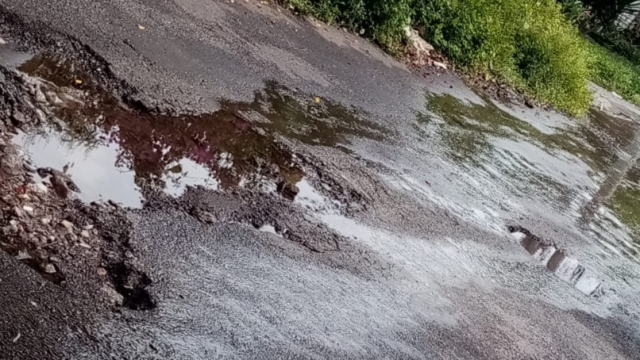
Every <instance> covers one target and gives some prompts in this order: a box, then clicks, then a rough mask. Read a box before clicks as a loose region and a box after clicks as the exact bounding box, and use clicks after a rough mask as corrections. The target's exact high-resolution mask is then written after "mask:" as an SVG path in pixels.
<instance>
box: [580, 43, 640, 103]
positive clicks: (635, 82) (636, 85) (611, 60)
mask: <svg viewBox="0 0 640 360" xmlns="http://www.w3.org/2000/svg"><path fill="white" fill-rule="evenodd" d="M587 45H588V46H589V52H590V56H591V60H592V61H591V69H592V71H591V73H592V74H591V80H593V82H595V83H597V84H599V85H601V86H603V87H604V88H606V89H608V90H611V91H615V92H616V93H617V94H619V95H620V96H622V97H624V98H625V99H627V100H629V101H631V102H633V103H635V104H636V105H640V68H638V66H636V65H635V64H633V63H632V62H631V61H629V60H627V59H626V58H624V57H622V56H621V55H618V54H616V53H613V52H611V51H609V50H607V49H606V48H604V47H602V46H600V45H598V44H595V43H591V42H588V44H587Z"/></svg>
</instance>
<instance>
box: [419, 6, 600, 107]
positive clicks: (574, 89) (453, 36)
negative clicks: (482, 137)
mask: <svg viewBox="0 0 640 360" xmlns="http://www.w3.org/2000/svg"><path fill="white" fill-rule="evenodd" d="M418 2H419V4H418V5H419V6H418V7H417V9H418V10H417V12H416V14H415V16H416V19H415V21H416V22H417V24H418V25H419V26H422V27H423V28H424V36H425V38H426V39H427V41H430V42H432V43H433V45H434V46H436V48H438V49H440V50H442V51H443V52H444V53H445V54H446V55H447V56H449V58H450V59H451V60H453V61H454V62H456V63H458V64H461V65H463V66H466V67H468V68H469V69H471V70H472V71H476V72H480V73H489V74H492V75H493V76H495V77H497V78H500V79H501V80H504V81H507V82H509V83H511V84H512V85H514V86H516V87H518V88H520V89H522V90H524V91H526V92H527V93H529V94H530V95H532V96H535V97H537V98H538V99H540V100H542V101H544V102H548V103H550V104H552V105H555V106H557V107H558V108H560V109H563V110H565V111H568V112H570V113H581V112H583V111H585V110H586V109H587V108H588V106H589V103H590V99H591V96H590V93H589V91H588V89H587V78H588V76H589V70H588V69H589V68H588V53H587V51H586V49H585V46H584V40H583V39H582V38H581V36H580V34H579V32H578V30H577V29H576V28H575V27H574V26H572V24H571V23H570V22H569V21H568V20H567V19H566V18H565V17H564V16H563V14H562V12H561V6H560V4H558V3H557V2H556V1H555V0H536V1H533V0H520V1H518V0H418Z"/></svg>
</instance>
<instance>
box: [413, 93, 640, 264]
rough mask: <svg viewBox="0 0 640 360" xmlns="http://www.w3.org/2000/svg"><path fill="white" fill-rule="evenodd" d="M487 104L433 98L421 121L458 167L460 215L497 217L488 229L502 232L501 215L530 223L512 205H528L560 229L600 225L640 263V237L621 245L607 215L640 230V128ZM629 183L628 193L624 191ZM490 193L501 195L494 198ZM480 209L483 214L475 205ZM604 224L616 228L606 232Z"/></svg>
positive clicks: (606, 237) (602, 118) (603, 236)
mask: <svg viewBox="0 0 640 360" xmlns="http://www.w3.org/2000/svg"><path fill="white" fill-rule="evenodd" d="M484 101H485V103H470V102H465V101H463V100H460V99H457V98H455V97H452V96H450V95H428V96H427V111H426V112H425V113H421V114H419V115H418V119H417V120H418V121H417V123H416V129H417V130H418V131H419V133H420V136H421V137H422V139H421V141H422V142H429V143H434V142H436V143H438V144H440V146H442V149H443V151H444V152H445V153H446V159H445V161H453V162H454V163H455V164H456V166H455V169H456V170H455V171H454V173H453V175H452V176H453V177H454V178H455V180H456V184H457V185H459V187H458V186H456V188H457V193H460V194H465V195H466V196H464V197H462V196H461V197H459V198H455V194H453V195H452V194H448V195H446V196H445V197H448V199H447V201H448V202H453V203H454V206H453V207H454V208H456V207H457V208H465V207H470V208H471V209H473V210H482V209H485V210H487V211H489V213H491V211H495V212H496V214H497V216H490V217H492V218H494V219H493V222H492V223H491V224H488V226H489V227H491V228H495V227H496V225H500V222H501V221H502V220H501V219H500V215H501V214H502V216H503V217H504V218H509V217H512V216H513V214H518V215H519V216H530V214H522V213H519V210H521V209H520V207H519V206H518V205H515V206H514V204H513V203H511V204H510V203H509V202H510V201H512V200H517V202H521V201H527V202H528V203H529V205H528V206H527V208H528V209H529V210H528V212H531V209H536V210H535V212H536V213H539V214H540V215H541V216H545V217H549V214H553V215H552V216H551V217H552V218H553V219H552V221H558V223H559V224H564V225H566V224H571V226H578V227H582V226H583V224H584V223H590V222H597V223H598V224H597V225H596V228H597V229H596V230H597V233H598V235H599V236H600V240H601V241H605V242H607V243H608V246H607V248H608V249H610V248H618V249H621V250H622V251H620V250H618V251H617V253H624V254H626V255H631V256H632V257H634V258H637V254H638V252H637V250H638V247H637V245H638V244H639V243H640V238H639V237H637V234H634V233H633V232H631V237H633V238H635V240H630V239H629V234H627V235H626V236H625V237H626V238H624V237H621V236H620V234H619V233H620V232H621V231H619V229H612V227H614V226H613V225H614V222H612V221H611V220H610V219H609V220H605V219H604V217H603V216H601V215H599V213H601V212H602V209H601V207H602V206H610V207H611V208H612V209H613V212H611V211H609V212H608V213H609V214H616V215H617V217H618V218H619V219H620V220H622V222H623V223H625V224H626V226H629V227H630V228H632V229H633V228H635V226H636V225H634V222H637V220H635V219H638V216H637V215H640V209H638V210H636V206H639V207H640V197H638V195H640V191H633V190H632V189H633V187H630V186H628V184H629V183H633V182H634V181H628V180H624V179H628V178H629V177H630V176H631V175H629V174H631V173H632V171H631V170H630V165H631V164H633V163H634V162H635V161H636V159H637V158H638V154H639V153H640V125H639V124H638V123H637V122H635V121H630V119H626V118H620V117H612V116H606V115H604V114H602V113H601V112H598V111H596V110H591V111H590V113H589V114H588V116H586V117H585V118H582V119H567V118H563V117H562V116H560V115H557V116H555V115H553V114H535V115H531V112H525V111H524V110H523V114H522V115H520V114H519V113H518V111H516V110H514V109H506V108H504V106H502V105H499V104H496V103H494V102H492V101H491V100H488V99H484ZM527 111H528V110H527ZM425 138H426V139H425ZM636 172H637V173H639V174H640V171H636ZM406 177H407V175H406V174H405V175H403V178H406ZM450 177H451V176H450ZM401 181H403V182H404V183H406V180H401ZM414 183H420V182H414ZM622 183H624V184H627V186H618V185H620V184H622ZM636 183H637V180H636ZM409 187H411V188H412V190H415V188H416V186H411V185H410V186H409ZM421 188H425V186H421ZM487 189H493V190H491V194H489V193H488V192H487V191H486V190H487ZM430 191H431V192H434V191H436V192H437V189H436V190H430ZM422 192H425V191H424V189H422ZM427 192H428V191H427ZM436 197H437V196H436ZM447 201H444V202H445V203H446V202H447ZM441 202H443V201H441ZM458 202H459V203H458ZM473 203H480V204H482V206H480V207H478V206H474V205H471V206H469V205H468V204H473ZM636 204H639V205H636ZM467 212H468V211H467ZM483 212H486V211H484V210H483ZM560 219H566V222H564V221H565V220H560ZM585 219H586V220H585ZM478 221H480V222H482V219H480V218H478ZM603 221H606V222H608V223H607V224H605V225H603V224H602V222H603ZM589 226H591V227H593V226H592V225H589ZM594 232H595V231H594ZM622 232H624V231H622ZM623 238H624V239H623Z"/></svg>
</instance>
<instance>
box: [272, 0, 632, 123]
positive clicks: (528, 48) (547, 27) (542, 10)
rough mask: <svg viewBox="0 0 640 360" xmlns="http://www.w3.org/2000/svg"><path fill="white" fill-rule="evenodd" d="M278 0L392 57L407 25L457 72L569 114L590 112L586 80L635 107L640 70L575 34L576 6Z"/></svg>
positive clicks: (489, 0)
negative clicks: (375, 45)
mask: <svg viewBox="0 0 640 360" xmlns="http://www.w3.org/2000/svg"><path fill="white" fill-rule="evenodd" d="M282 1H285V2H287V3H288V4H290V5H293V6H294V7H295V8H297V9H298V11H300V12H301V13H303V14H309V15H313V16H315V17H317V18H318V19H320V20H323V21H327V22H329V23H333V24H337V25H339V26H343V27H347V28H349V29H351V30H352V31H354V32H357V33H360V34H363V35H365V36H367V37H369V38H371V39H373V40H374V41H375V42H377V43H378V44H380V45H381V46H382V47H383V48H384V49H385V50H386V51H388V52H390V53H392V54H399V53H401V52H402V50H403V48H404V46H405V41H406V39H405V32H404V28H405V27H406V26H412V27H414V28H417V29H420V30H421V32H422V35H423V37H424V38H425V39H426V40H427V41H428V42H430V43H432V44H433V45H434V46H435V47H436V48H437V49H438V50H440V51H442V52H443V53H444V54H445V55H446V56H447V57H448V58H449V59H450V60H451V61H452V62H453V63H455V64H457V65H458V66H460V67H463V68H465V69H466V70H467V71H469V72H471V73H475V74H479V75H483V76H484V77H486V78H495V79H497V80H500V81H504V82H507V83H509V84H511V85H512V86H514V87H515V88H517V89H520V90H522V91H524V92H525V93H527V94H528V95H529V96H531V97H533V98H536V99H538V100H540V101H542V102H545V103H548V104H551V105H553V106H555V107H557V108H558V109H561V110H564V111H567V112H569V113H572V114H580V113H584V112H585V111H586V110H587V109H588V107H589V104H590V101H591V94H590V93H589V91H588V88H587V81H588V80H593V81H594V82H596V83H598V84H601V85H603V86H604V87H606V88H608V89H610V90H613V91H616V92H617V93H619V94H620V95H621V96H623V97H625V98H627V99H629V100H632V101H634V102H636V103H638V104H640V80H639V79H640V76H638V75H639V74H640V70H639V69H638V67H637V66H636V65H634V64H633V63H632V62H630V61H628V60H625V58H624V57H621V56H619V55H615V54H612V53H611V52H609V51H608V50H606V49H604V48H602V47H601V46H598V45H595V44H594V43H592V42H591V41H590V40H587V39H585V38H584V37H583V36H582V35H581V34H580V31H579V30H578V26H577V25H578V23H580V22H583V21H584V19H585V16H586V15H585V13H586V12H585V11H584V7H583V6H582V3H581V2H580V1H577V0H560V1H557V0H282ZM632 50H633V49H628V51H632Z"/></svg>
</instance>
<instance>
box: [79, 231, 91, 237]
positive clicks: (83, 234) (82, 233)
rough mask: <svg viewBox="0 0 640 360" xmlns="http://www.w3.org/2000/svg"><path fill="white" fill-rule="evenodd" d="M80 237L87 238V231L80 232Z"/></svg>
mask: <svg viewBox="0 0 640 360" xmlns="http://www.w3.org/2000/svg"><path fill="white" fill-rule="evenodd" d="M80 236H82V237H83V238H88V237H89V231H87V230H82V231H81V232H80Z"/></svg>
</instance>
